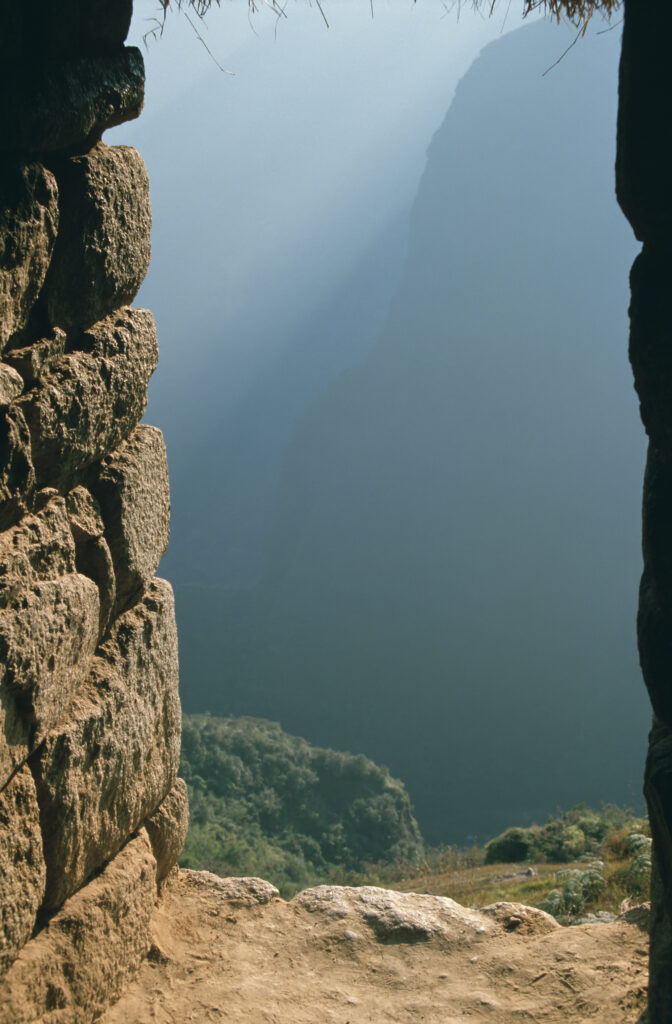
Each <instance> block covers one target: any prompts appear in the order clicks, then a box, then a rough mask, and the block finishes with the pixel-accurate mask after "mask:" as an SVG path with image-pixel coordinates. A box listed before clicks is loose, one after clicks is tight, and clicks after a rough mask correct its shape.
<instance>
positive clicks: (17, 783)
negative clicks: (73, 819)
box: [0, 768, 45, 977]
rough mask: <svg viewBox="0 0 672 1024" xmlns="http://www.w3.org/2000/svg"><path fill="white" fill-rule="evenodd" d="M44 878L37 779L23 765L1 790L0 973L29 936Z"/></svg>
mask: <svg viewBox="0 0 672 1024" xmlns="http://www.w3.org/2000/svg"><path fill="white" fill-rule="evenodd" d="M44 879H45V870H44V859H43V857H42V836H41V834H40V819H39V813H38V809H37V799H36V797H35V783H34V782H33V777H32V775H31V774H30V772H29V770H28V769H27V768H22V769H20V771H18V772H17V773H16V775H15V776H14V778H13V779H12V781H11V782H10V783H9V785H7V786H5V788H4V789H3V790H2V791H0V977H1V976H2V975H3V974H4V973H5V971H6V970H7V969H8V967H9V966H10V965H11V964H12V962H13V961H14V960H15V959H16V957H17V955H18V953H19V950H20V949H21V947H22V946H23V945H24V943H25V942H27V941H28V939H29V938H30V934H31V932H32V930H33V926H34V924H35V919H36V916H37V911H38V909H39V906H40V904H41V902H42V897H43V895H44Z"/></svg>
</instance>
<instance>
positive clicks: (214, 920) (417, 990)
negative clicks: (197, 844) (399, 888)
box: [103, 871, 648, 1024]
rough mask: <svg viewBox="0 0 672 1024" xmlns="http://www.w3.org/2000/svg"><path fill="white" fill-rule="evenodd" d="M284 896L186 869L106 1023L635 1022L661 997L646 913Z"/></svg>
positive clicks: (383, 894) (343, 892) (334, 892)
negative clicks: (654, 990) (561, 914)
mask: <svg viewBox="0 0 672 1024" xmlns="http://www.w3.org/2000/svg"><path fill="white" fill-rule="evenodd" d="M274 893H275V890H273V888H272V887H271V886H270V885H269V884H268V883H265V882H260V881H259V880H228V879H225V880H222V879H218V878H216V876H214V875H209V874H208V873H207V872H189V871H181V872H179V873H176V874H175V875H173V876H172V878H171V879H170V881H169V883H168V885H167V886H166V889H165V891H164V894H163V898H162V901H161V903H160V904H159V906H158V907H157V910H156V913H155V918H154V941H155V945H154V947H153V949H152V953H151V955H150V959H149V960H148V961H147V962H146V964H145V965H144V967H143V968H142V970H141V972H140V974H139V976H138V977H137V979H136V980H135V982H134V983H133V984H132V985H131V987H130V988H129V989H128V991H127V992H126V994H125V995H124V997H123V998H122V999H121V1001H120V1002H119V1003H117V1005H116V1006H114V1007H113V1008H112V1009H111V1010H109V1011H108V1013H107V1014H106V1016H105V1017H104V1018H103V1021H104V1024H150V1022H152V1024H157V1022H158V1024H186V1022H190V1021H193V1022H197V1024H206V1022H224V1021H226V1022H227V1024H233V1022H235V1024H243V1022H244V1024H262V1022H263V1024H365V1022H366V1024H369V1022H373V1024H387V1022H394V1024H406V1022H408V1024H411V1022H412V1024H418V1022H425V1024H455V1022H457V1021H460V1022H464V1021H472V1022H475V1021H483V1022H491V1024H504V1022H507V1024H509V1022H515V1021H539V1022H542V1021H543V1022H545V1024H551V1022H569V1021H571V1022H573V1024H576V1022H580V1021H591V1022H602V1021H603V1022H605V1024H634V1022H636V1021H638V1020H639V1019H640V1017H641V1015H642V1012H643V1010H644V1007H645V998H646V983H647V944H648V943H647V937H646V934H645V933H643V932H642V931H640V930H639V928H638V927H637V926H636V925H634V924H630V923H626V922H624V921H617V922H614V923H613V924H589V925H582V926H578V927H571V928H561V927H560V926H558V925H556V924H555V922H553V921H552V919H549V918H548V917H547V916H546V915H544V914H542V913H541V911H530V910H528V909H527V908H521V907H518V906H517V905H514V904H506V905H504V904H501V905H499V904H498V905H496V907H498V908H499V909H498V910H492V909H491V910H490V911H488V912H476V911H471V910H466V909H465V908H462V907H460V906H459V904H456V903H453V901H452V900H448V899H443V898H441V897H436V896H428V895H422V896H414V895H412V894H411V895H409V894H407V893H403V894H401V893H393V892H388V891H387V890H383V889H372V888H363V889H339V888H335V887H333V888H330V887H319V888H317V889H312V890H307V891H306V892H305V893H301V894H299V896H298V897H295V898H294V899H293V900H291V901H290V902H285V901H284V900H281V899H279V898H277V896H276V895H274Z"/></svg>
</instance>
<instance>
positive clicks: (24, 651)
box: [0, 574, 99, 756]
mask: <svg viewBox="0 0 672 1024" xmlns="http://www.w3.org/2000/svg"><path fill="white" fill-rule="evenodd" d="M98 623H99V599H98V588H97V586H96V584H95V583H94V582H93V581H92V580H90V579H87V577H86V576H81V575H79V574H73V575H71V576H62V577H61V578H60V579H57V580H47V581H44V582H38V583H35V584H33V586H32V587H31V588H30V589H28V590H25V591H22V593H21V594H20V595H19V596H18V597H17V599H15V601H13V602H12V606H10V608H7V609H4V610H2V611H0V690H2V691H7V692H8V694H9V696H10V697H11V698H13V699H14V700H15V701H16V704H17V706H18V708H19V709H20V713H21V716H22V717H23V718H24V719H25V720H26V723H27V725H28V726H29V727H30V743H31V745H32V746H35V745H37V744H38V743H39V742H41V740H42V739H43V738H44V736H46V734H47V733H48V732H49V730H50V729H53V728H54V726H56V725H57V724H58V723H59V721H60V720H61V718H62V717H63V716H64V715H65V713H66V712H67V710H68V707H69V706H70V703H71V701H72V698H73V697H74V695H75V692H76V690H77V687H78V686H79V684H80V683H81V682H82V681H83V679H84V678H85V676H86V675H87V670H88V667H89V662H90V660H91V657H92V656H93V652H94V650H95V648H96V644H97V642H98ZM27 753H28V752H27V751H26V755H25V756H27Z"/></svg>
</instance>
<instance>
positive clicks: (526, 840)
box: [485, 827, 538, 864]
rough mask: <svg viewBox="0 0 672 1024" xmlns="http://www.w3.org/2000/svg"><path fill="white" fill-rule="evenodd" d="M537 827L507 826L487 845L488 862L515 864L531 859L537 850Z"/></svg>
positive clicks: (486, 856)
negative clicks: (504, 830)
mask: <svg viewBox="0 0 672 1024" xmlns="http://www.w3.org/2000/svg"><path fill="white" fill-rule="evenodd" d="M537 832H538V830H537V829H536V828H534V827H533V828H507V830H506V832H502V834H501V835H499V836H495V838H494V839H491V840H490V842H489V843H487V844H486V847H485V863H486V864H515V863H519V862H520V861H525V860H530V859H531V857H532V856H533V855H534V854H535V853H536V850H537V843H536V840H537Z"/></svg>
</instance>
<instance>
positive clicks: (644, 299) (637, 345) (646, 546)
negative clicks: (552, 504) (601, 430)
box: [616, 0, 672, 1024]
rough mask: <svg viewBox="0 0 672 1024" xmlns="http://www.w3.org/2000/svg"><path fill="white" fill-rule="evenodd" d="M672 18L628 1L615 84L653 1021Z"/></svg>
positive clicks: (669, 335) (664, 685)
mask: <svg viewBox="0 0 672 1024" xmlns="http://www.w3.org/2000/svg"><path fill="white" fill-rule="evenodd" d="M670 31H672V11H670V6H669V4H665V3H663V2H661V0H652V2H650V3H644V4H642V3H637V2H635V0H626V3H625V20H624V27H623V49H622V55H621V66H620V79H619V116H618V153H617V160H616V184H617V194H618V200H619V203H620V204H621V207H622V209H623V211H624V213H625V214H626V216H627V217H628V219H629V221H630V223H631V224H632V227H633V229H634V232H635V234H636V236H637V238H638V239H639V240H640V241H641V242H643V247H642V251H641V253H640V254H639V256H638V257H637V259H636V260H635V262H634V264H633V267H632V272H631V275H630V284H631V292H632V301H631V304H630V362H631V364H632V369H633V374H634V382H635V388H636V391H637V395H638V397H639V401H640V412H641V416H642V422H643V424H644V427H645V428H646V432H647V434H648V438H649V448H648V459H647V466H646V474H645V477H644V499H643V543H642V552H643V556H644V571H643V573H642V580H641V585H640V591H639V614H638V621H637V632H638V642H639V656H640V663H641V666H642V672H643V675H644V681H645V683H646V686H647V689H648V692H649V697H650V698H651V703H652V705H653V710H654V719H653V727H652V730H651V733H650V736H649V753H648V758H647V763H646V775H645V783H644V792H645V795H646V799H647V804H648V808H649V818H650V821H651V834H652V837H653V867H654V870H653V880H652V889H651V901H652V925H651V958H650V988H649V1020H650V1022H651V1024H665V1022H666V1021H669V1020H670V1019H671V1018H672V675H671V673H670V669H671V668H672V659H671V653H670V652H671V647H670V638H671V637H672V533H671V530H670V516H669V511H670V508H671V507H672V506H671V501H672V498H671V496H672V403H671V402H670V395H671V393H672V390H671V389H672V359H671V356H670V353H671V352H672V317H671V316H670V311H669V285H668V282H669V279H670V268H671V267H672V192H671V190H670V174H669V170H670V147H669V123H670V115H671V114H672V87H671V85H670V77H669V74H668V73H667V56H666V54H667V40H668V39H669V34H670Z"/></svg>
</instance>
